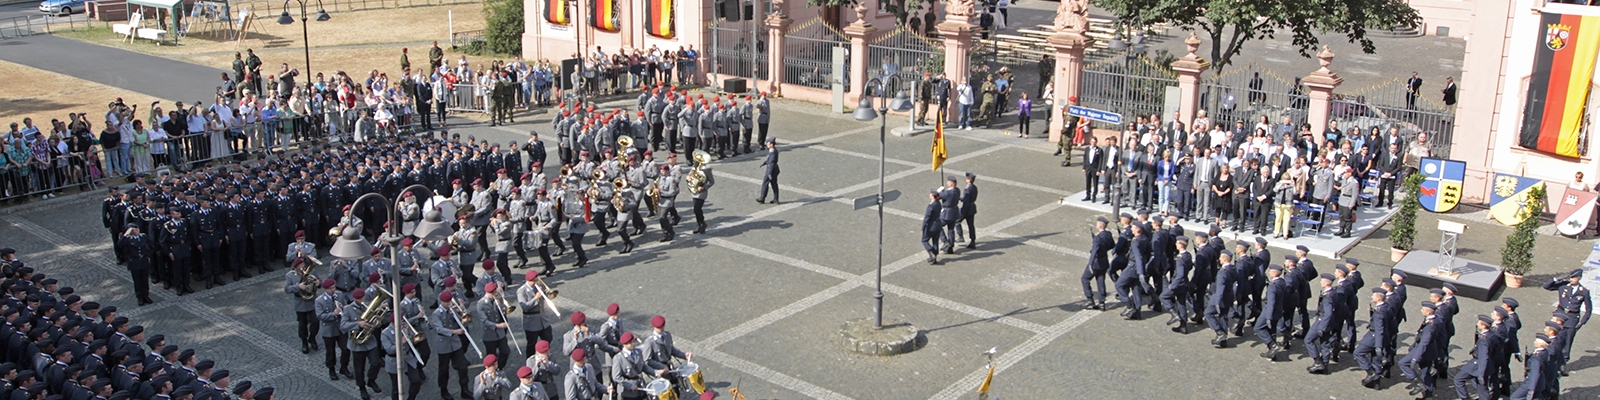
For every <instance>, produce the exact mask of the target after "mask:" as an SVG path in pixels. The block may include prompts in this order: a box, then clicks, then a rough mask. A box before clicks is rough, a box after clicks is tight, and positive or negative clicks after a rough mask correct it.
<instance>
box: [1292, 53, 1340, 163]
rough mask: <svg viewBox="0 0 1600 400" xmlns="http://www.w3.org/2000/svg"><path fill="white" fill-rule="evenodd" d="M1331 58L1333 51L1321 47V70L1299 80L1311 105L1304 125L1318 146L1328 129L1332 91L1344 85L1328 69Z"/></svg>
mask: <svg viewBox="0 0 1600 400" xmlns="http://www.w3.org/2000/svg"><path fill="white" fill-rule="evenodd" d="M1333 56H1334V54H1333V50H1330V49H1328V46H1322V52H1320V53H1317V59H1318V62H1320V63H1322V68H1319V69H1317V70H1316V71H1314V72H1312V73H1311V75H1307V76H1306V77H1305V78H1304V79H1301V80H1300V83H1302V84H1305V85H1306V88H1307V89H1309V91H1310V93H1308V96H1307V97H1310V99H1311V103H1310V105H1308V106H1307V107H1306V123H1309V124H1311V133H1312V135H1311V136H1312V137H1314V138H1316V139H1315V140H1316V142H1317V145H1318V146H1321V145H1322V142H1323V141H1324V140H1325V138H1324V137H1323V136H1322V131H1323V130H1326V129H1328V117H1329V115H1330V114H1332V112H1333V89H1335V88H1338V87H1339V84H1341V83H1344V78H1340V77H1339V74H1338V73H1335V72H1333V71H1332V70H1329V69H1328V66H1329V65H1331V64H1333Z"/></svg>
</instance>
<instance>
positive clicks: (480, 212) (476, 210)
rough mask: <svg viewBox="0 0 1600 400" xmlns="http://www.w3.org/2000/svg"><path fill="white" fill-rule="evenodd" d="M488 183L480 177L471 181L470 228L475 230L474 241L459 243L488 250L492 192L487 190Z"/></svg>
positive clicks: (482, 250) (492, 203)
mask: <svg viewBox="0 0 1600 400" xmlns="http://www.w3.org/2000/svg"><path fill="white" fill-rule="evenodd" d="M487 185H488V183H487V182H484V181H483V179H482V178H479V179H475V180H473V181H472V207H473V210H472V229H473V230H474V231H477V239H478V240H477V241H476V242H465V241H463V242H461V245H463V246H467V245H476V246H478V248H477V251H480V252H483V253H488V252H489V236H488V227H489V218H491V217H493V215H492V214H491V213H492V212H494V194H493V192H491V191H489V190H488V186H487Z"/></svg>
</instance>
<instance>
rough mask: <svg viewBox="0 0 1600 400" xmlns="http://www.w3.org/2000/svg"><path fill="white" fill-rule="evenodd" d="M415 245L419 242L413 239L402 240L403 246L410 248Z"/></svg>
mask: <svg viewBox="0 0 1600 400" xmlns="http://www.w3.org/2000/svg"><path fill="white" fill-rule="evenodd" d="M415 243H417V241H416V240H414V239H411V238H405V239H400V245H401V246H410V245H412V244H415Z"/></svg>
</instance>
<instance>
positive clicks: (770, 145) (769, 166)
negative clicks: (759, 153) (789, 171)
mask: <svg viewBox="0 0 1600 400" xmlns="http://www.w3.org/2000/svg"><path fill="white" fill-rule="evenodd" d="M761 166H763V167H766V174H765V175H762V177H761V195H760V196H756V202H757V203H763V204H765V203H766V202H767V188H768V187H771V188H772V204H778V172H779V171H778V138H767V159H766V160H765V161H762V162H761Z"/></svg>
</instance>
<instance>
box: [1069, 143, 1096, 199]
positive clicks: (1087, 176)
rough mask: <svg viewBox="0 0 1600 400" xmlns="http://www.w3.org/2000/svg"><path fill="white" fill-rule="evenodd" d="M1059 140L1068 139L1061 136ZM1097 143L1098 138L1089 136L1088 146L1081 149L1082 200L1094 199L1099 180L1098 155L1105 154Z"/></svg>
mask: <svg viewBox="0 0 1600 400" xmlns="http://www.w3.org/2000/svg"><path fill="white" fill-rule="evenodd" d="M1061 140H1070V139H1067V138H1065V137H1063V138H1061ZM1099 143H1100V139H1099V138H1096V137H1094V136H1090V137H1089V146H1088V147H1085V148H1084V149H1083V201H1094V195H1095V192H1096V191H1095V188H1097V187H1099V185H1097V183H1099V182H1100V164H1101V159H1100V157H1101V156H1102V155H1104V154H1105V152H1104V151H1102V150H1100V146H1099ZM1069 157H1070V155H1069ZM1063 165H1065V164H1063Z"/></svg>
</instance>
